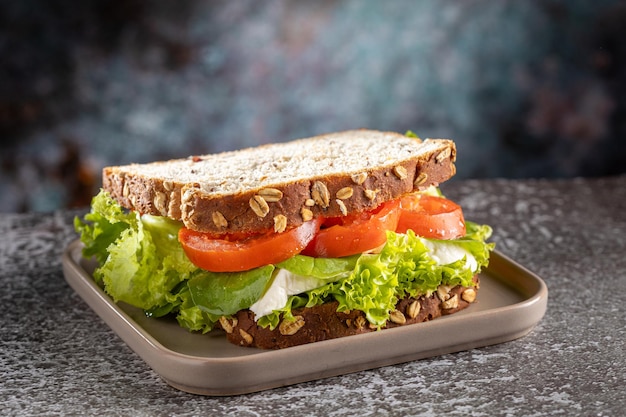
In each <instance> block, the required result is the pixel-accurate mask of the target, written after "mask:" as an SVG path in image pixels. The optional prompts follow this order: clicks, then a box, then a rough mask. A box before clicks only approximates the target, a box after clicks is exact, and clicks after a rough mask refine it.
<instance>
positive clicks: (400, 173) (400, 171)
mask: <svg viewBox="0 0 626 417" xmlns="http://www.w3.org/2000/svg"><path fill="white" fill-rule="evenodd" d="M393 174H394V175H395V176H396V177H398V178H399V179H401V180H403V179H406V177H408V173H407V172H406V168H405V167H403V166H402V165H397V166H395V167H393Z"/></svg>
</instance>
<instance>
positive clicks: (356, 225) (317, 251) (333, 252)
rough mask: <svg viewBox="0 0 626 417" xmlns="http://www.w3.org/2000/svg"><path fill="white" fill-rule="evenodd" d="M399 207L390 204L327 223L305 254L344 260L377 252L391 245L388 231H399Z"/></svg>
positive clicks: (393, 203)
mask: <svg viewBox="0 0 626 417" xmlns="http://www.w3.org/2000/svg"><path fill="white" fill-rule="evenodd" d="M399 206H400V203H399V201H390V202H387V203H384V204H382V205H380V206H379V207H378V208H377V209H375V210H373V211H368V212H363V213H358V214H355V215H351V216H346V217H335V218H330V219H327V220H325V221H324V225H322V229H320V231H319V233H318V234H317V235H316V236H315V237H314V238H313V240H312V241H311V243H309V245H308V246H307V247H306V249H304V250H303V251H302V254H303V255H308V256H314V257H325V258H340V257H342V256H348V255H354V254H356V253H363V252H365V251H368V250H371V249H374V248H376V247H378V246H380V245H382V244H384V243H385V242H386V241H387V230H395V229H396V226H397V224H398V218H399V215H400V213H399V211H398V208H399ZM324 226H327V227H326V228H324Z"/></svg>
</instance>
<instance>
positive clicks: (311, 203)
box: [304, 198, 315, 207]
mask: <svg viewBox="0 0 626 417" xmlns="http://www.w3.org/2000/svg"><path fill="white" fill-rule="evenodd" d="M304 205H305V206H307V207H313V206H315V200H313V199H312V198H307V199H306V201H305V202H304Z"/></svg>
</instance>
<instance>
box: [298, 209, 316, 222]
mask: <svg viewBox="0 0 626 417" xmlns="http://www.w3.org/2000/svg"><path fill="white" fill-rule="evenodd" d="M300 215H301V216H302V221H305V222H308V221H309V220H312V219H313V212H312V211H311V210H309V209H308V208H306V207H302V208H301V209H300Z"/></svg>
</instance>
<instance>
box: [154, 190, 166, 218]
mask: <svg viewBox="0 0 626 417" xmlns="http://www.w3.org/2000/svg"><path fill="white" fill-rule="evenodd" d="M153 203H154V208H155V209H157V211H158V212H159V213H160V214H161V216H165V215H167V207H166V196H165V194H164V193H162V192H160V191H156V192H155V193H154V199H153Z"/></svg>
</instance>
